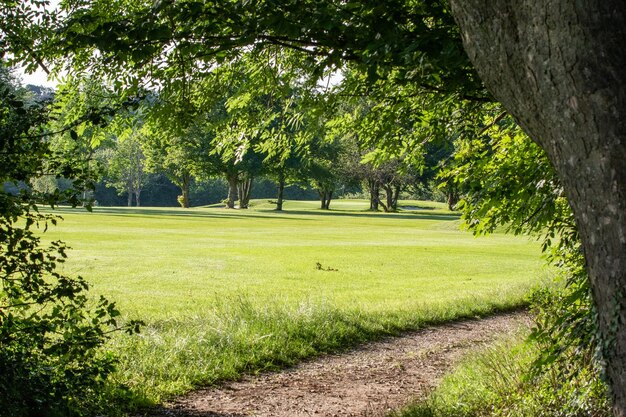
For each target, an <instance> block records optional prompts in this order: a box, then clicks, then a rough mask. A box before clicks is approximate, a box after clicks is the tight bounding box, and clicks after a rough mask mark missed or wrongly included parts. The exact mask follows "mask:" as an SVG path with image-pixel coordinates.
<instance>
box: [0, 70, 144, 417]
mask: <svg viewBox="0 0 626 417" xmlns="http://www.w3.org/2000/svg"><path fill="white" fill-rule="evenodd" d="M0 99H1V100H0V103H1V104H0V184H6V183H12V184H13V185H14V186H13V187H2V190H0V285H1V286H0V375H1V377H0V415H1V416H11V417H26V416H51V417H53V416H72V415H79V416H80V415H87V414H90V413H92V412H95V410H96V405H97V401H98V397H99V390H100V389H101V388H102V387H103V386H104V384H105V382H106V380H107V376H108V375H109V374H110V373H111V371H112V370H113V368H114V364H115V362H116V361H115V359H114V358H113V357H112V356H111V355H110V354H108V353H107V352H105V351H104V349H103V346H104V343H105V342H106V340H107V339H108V337H109V335H110V333H111V332H114V331H117V330H121V329H122V328H121V327H120V326H118V323H117V318H118V316H119V312H118V311H117V310H116V309H115V305H114V304H113V303H111V302H109V301H108V300H106V299H104V298H100V299H99V300H97V301H93V300H91V299H90V297H88V295H87V290H88V285H87V283H86V282H85V281H84V280H83V279H82V278H81V277H76V278H71V277H68V276H65V275H63V274H61V273H60V272H59V269H58V267H59V265H60V264H62V263H63V262H64V260H65V258H66V249H67V248H66V247H65V245H64V244H63V243H61V242H52V243H51V244H49V245H47V246H44V245H42V243H41V240H40V238H39V237H38V235H37V234H36V233H35V232H34V230H35V229H37V228H39V229H41V230H43V231H45V230H47V228H48V226H49V225H53V224H56V222H57V220H58V218H57V217H55V216H51V215H46V214H41V213H40V212H39V210H38V204H40V203H46V204H48V205H51V206H54V205H56V204H58V203H59V202H68V203H70V204H73V205H77V204H80V203H81V202H80V200H79V196H80V194H81V192H82V191H83V190H84V189H86V187H87V186H88V184H89V174H88V171H86V170H85V169H84V166H81V165H76V161H71V160H70V159H64V158H62V157H61V156H60V155H56V154H55V153H54V152H52V151H51V149H50V147H49V140H48V134H47V132H45V130H44V128H43V126H44V124H45V122H46V121H47V106H46V105H45V103H40V102H35V101H30V102H29V101H28V100H27V99H28V97H27V95H26V93H25V92H24V91H23V90H20V89H19V88H17V87H15V85H14V83H13V82H12V79H11V77H10V73H9V72H8V71H6V70H5V69H4V68H3V67H2V66H1V65H0ZM71 136H72V138H73V139H76V140H77V139H78V137H77V135H76V134H75V133H73V134H72V135H71ZM45 176H52V177H54V178H73V179H74V180H73V185H74V188H72V189H67V190H59V189H58V188H55V189H54V190H51V189H46V190H40V191H37V190H36V189H35V188H34V187H33V186H32V185H33V184H32V183H33V180H34V179H37V178H42V177H45ZM138 324H139V323H137V322H130V323H128V324H127V325H126V326H124V328H125V329H126V330H127V331H129V332H133V331H137V329H138Z"/></svg>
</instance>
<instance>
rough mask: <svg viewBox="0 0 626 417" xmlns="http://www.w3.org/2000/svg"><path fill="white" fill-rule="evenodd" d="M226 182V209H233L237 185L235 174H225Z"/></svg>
mask: <svg viewBox="0 0 626 417" xmlns="http://www.w3.org/2000/svg"><path fill="white" fill-rule="evenodd" d="M226 181H227V182H228V198H227V199H226V208H229V209H234V208H235V201H236V200H237V184H238V183H239V180H238V178H237V174H226Z"/></svg>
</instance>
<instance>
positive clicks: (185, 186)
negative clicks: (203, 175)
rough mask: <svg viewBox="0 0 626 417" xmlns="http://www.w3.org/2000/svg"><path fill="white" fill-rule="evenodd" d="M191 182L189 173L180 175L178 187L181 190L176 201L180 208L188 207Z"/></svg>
mask: <svg viewBox="0 0 626 417" xmlns="http://www.w3.org/2000/svg"><path fill="white" fill-rule="evenodd" d="M190 183H191V175H187V174H183V177H182V181H181V187H180V191H181V193H182V194H181V196H180V197H179V200H178V203H179V204H180V206H181V207H182V208H189V206H190V201H189V185H190Z"/></svg>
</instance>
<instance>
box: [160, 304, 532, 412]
mask: <svg viewBox="0 0 626 417" xmlns="http://www.w3.org/2000/svg"><path fill="white" fill-rule="evenodd" d="M528 323H529V320H528V316H527V315H526V314H525V313H511V314H502V315H498V316H494V317H490V318H486V319H482V320H465V321H459V322H456V323H451V324H446V325H442V326H436V327H430V328H426V329H424V330H420V331H417V332H412V333H408V334H405V335H403V336H401V337H396V338H388V339H386V340H383V341H380V342H375V343H370V344H367V345H364V346H363V347H361V348H359V349H357V350H354V351H351V352H348V353H345V354H340V355H328V356H324V357H320V358H317V359H315V360H312V361H310V362H305V363H302V364H300V365H298V366H296V367H294V368H292V369H288V370H285V371H283V372H277V373H269V374H262V375H259V376H250V377H246V378H244V379H242V380H241V381H237V382H228V383H224V384H223V385H221V386H218V387H213V388H208V389H201V390H198V391H195V392H193V393H191V394H189V395H188V396H185V397H182V398H179V399H178V400H176V401H175V402H173V403H171V404H166V405H165V406H164V407H163V408H162V409H160V410H156V411H154V412H152V413H151V416H153V417H192V416H193V417H244V416H246V417H249V416H255V417H256V416H259V417H260V416H263V417H305V416H306V417H308V416H319V417H322V416H323V417H335V416H342V417H343V416H354V417H356V416H384V415H385V414H387V413H388V412H389V411H391V410H395V409H398V408H400V407H402V406H403V405H405V404H406V403H408V402H410V401H412V400H416V399H420V398H424V397H425V396H426V395H427V394H428V392H429V391H430V390H432V388H433V387H434V386H436V384H437V382H438V381H439V379H440V378H441V377H442V376H443V375H444V374H445V373H446V372H448V371H450V368H451V367H452V366H453V365H454V364H455V363H456V362H457V361H458V360H459V359H460V358H461V357H462V356H463V355H464V354H466V353H468V352H469V351H471V350H473V349H476V348H477V347H479V346H481V345H484V344H487V343H489V342H492V341H494V340H495V339H497V338H498V337H502V336H503V335H506V334H509V333H511V332H514V331H516V330H517V329H519V327H520V326H528Z"/></svg>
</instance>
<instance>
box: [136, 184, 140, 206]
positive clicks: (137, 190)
mask: <svg viewBox="0 0 626 417" xmlns="http://www.w3.org/2000/svg"><path fill="white" fill-rule="evenodd" d="M140 197H141V189H140V188H139V189H136V190H135V206H136V207H141V198H140Z"/></svg>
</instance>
